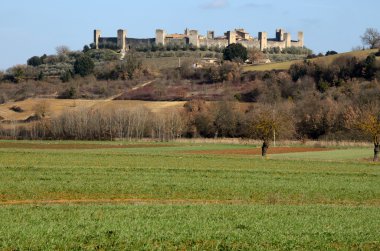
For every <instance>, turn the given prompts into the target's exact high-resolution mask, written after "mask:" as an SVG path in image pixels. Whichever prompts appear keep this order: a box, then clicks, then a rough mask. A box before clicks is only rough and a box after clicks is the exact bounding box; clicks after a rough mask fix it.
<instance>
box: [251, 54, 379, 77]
mask: <svg viewBox="0 0 380 251" xmlns="http://www.w3.org/2000/svg"><path fill="white" fill-rule="evenodd" d="M377 51H378V50H377V49H374V50H364V51H352V52H346V53H340V54H336V55H330V56H325V57H319V58H314V59H311V61H314V62H318V63H322V64H331V63H332V62H333V61H334V60H335V59H337V58H338V57H342V56H351V57H357V58H359V59H363V58H365V57H367V56H368V55H369V54H371V53H375V52H377ZM302 61H303V60H294V61H287V62H280V63H270V64H261V65H253V66H252V65H249V66H245V67H244V71H246V72H247V71H271V70H289V68H290V66H291V65H292V64H295V63H300V62H302Z"/></svg>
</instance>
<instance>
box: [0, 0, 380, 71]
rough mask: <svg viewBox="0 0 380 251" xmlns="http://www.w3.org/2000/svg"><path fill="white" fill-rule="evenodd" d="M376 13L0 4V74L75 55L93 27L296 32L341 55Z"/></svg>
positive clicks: (321, 8)
mask: <svg viewBox="0 0 380 251" xmlns="http://www.w3.org/2000/svg"><path fill="white" fill-rule="evenodd" d="M147 5H149V6H148V7H149V8H147ZM115 6H117V8H116V10H115ZM369 7H370V8H369ZM379 7H380V2H377V1H375V0H363V1H361V4H358V3H357V2H355V1H354V0H348V1H344V0H337V1H334V2H333V3H330V2H329V1H327V0H309V1H304V2H301V1H297V0H289V1H287V2H285V3H284V2H281V1H278V0H268V1H264V0H255V1H254V0H237V1H231V0H230V1H228V0H207V1H201V0H195V1H192V2H185V3H182V2H181V3H178V2H177V1H174V0H166V1H160V2H152V3H144V2H133V3H125V2H122V1H120V0H115V1H112V4H111V3H109V2H107V3H105V2H103V1H100V0H94V1H92V2H91V5H89V4H88V3H86V2H80V3H77V2H75V1H73V0H67V1H62V0H60V1H56V2H54V3H52V2H50V1H48V0H36V1H33V2H29V1H26V0H18V1H12V2H6V3H4V4H3V6H2V9H1V10H0V14H1V15H0V20H1V22H0V32H1V34H3V37H2V46H0V53H1V55H2V57H1V60H0V70H6V69H8V68H9V67H12V66H14V65H17V64H26V60H27V59H28V58H30V57H32V56H41V55H43V54H54V53H55V48H56V47H57V46H61V45H65V46H68V47H69V48H70V49H71V50H82V49H83V46H84V45H86V44H90V43H92V42H93V30H95V29H100V30H101V31H102V36H112V37H113V36H115V35H116V31H117V29H126V30H128V34H127V37H131V38H147V37H155V30H156V29H158V28H162V29H165V30H166V31H167V32H168V33H182V32H183V30H184V29H185V28H190V29H196V30H198V31H199V32H200V34H202V35H205V34H206V31H207V30H214V31H215V34H217V35H221V34H223V33H224V32H225V31H227V30H232V29H235V28H244V29H245V30H247V31H248V32H249V33H250V34H251V35H252V36H254V37H255V38H257V33H258V32H259V31H266V32H268V37H274V36H275V30H276V29H277V28H283V29H285V30H286V31H288V32H290V33H291V35H292V38H293V39H295V38H296V37H297V32H298V31H303V32H304V34H305V46H306V47H308V48H310V49H312V50H313V51H314V53H316V54H317V53H320V52H321V53H325V52H326V51H328V50H335V51H337V52H339V53H342V52H346V51H350V50H351V49H352V48H353V47H357V46H361V45H362V43H361V40H360V36H361V35H362V34H363V33H364V32H365V29H366V28H376V29H378V28H379V27H378V25H379V24H378V21H377V20H376V19H377V13H376V11H377V9H378V8H379ZM184 13H186V15H184ZM268 17H270V18H268ZM376 25H377V26H376ZM26 41H27V42H26Z"/></svg>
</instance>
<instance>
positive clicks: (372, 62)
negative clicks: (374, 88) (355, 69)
mask: <svg viewBox="0 0 380 251" xmlns="http://www.w3.org/2000/svg"><path fill="white" fill-rule="evenodd" d="M375 74H376V56H375V55H374V54H371V55H369V56H368V57H367V58H366V59H365V61H364V77H365V78H366V79H368V80H372V79H373V78H374V77H375Z"/></svg>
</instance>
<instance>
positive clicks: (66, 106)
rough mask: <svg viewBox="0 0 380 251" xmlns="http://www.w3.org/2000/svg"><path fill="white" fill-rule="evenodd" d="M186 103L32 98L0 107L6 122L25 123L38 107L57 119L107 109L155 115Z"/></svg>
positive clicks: (0, 112)
mask: <svg viewBox="0 0 380 251" xmlns="http://www.w3.org/2000/svg"><path fill="white" fill-rule="evenodd" d="M184 103H185V102H149V101H136V100H111V99H106V100H83V99H75V100H69V99H40V98H31V99H26V100H23V101H19V102H8V103H5V104H2V105H0V117H2V118H3V119H4V120H5V121H20V122H21V121H25V120H27V119H28V118H29V117H31V116H33V115H34V114H35V112H36V109H37V106H38V105H43V106H44V107H45V109H46V115H47V116H48V117H57V116H59V115H60V114H61V113H62V112H63V111H69V110H71V111H79V110H81V109H88V108H93V109H97V108H106V109H107V110H117V109H121V108H128V109H129V108H139V107H144V108H147V109H148V110H150V111H151V112H153V113H164V112H166V111H168V110H171V109H178V108H181V107H183V105H184ZM12 107H19V108H21V110H22V112H15V111H13V110H11V108H12Z"/></svg>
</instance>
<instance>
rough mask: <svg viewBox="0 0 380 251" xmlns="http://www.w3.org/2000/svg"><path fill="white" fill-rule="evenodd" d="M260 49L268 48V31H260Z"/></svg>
mask: <svg viewBox="0 0 380 251" xmlns="http://www.w3.org/2000/svg"><path fill="white" fill-rule="evenodd" d="M259 41H260V50H261V51H263V50H265V49H266V48H268V33H266V32H259Z"/></svg>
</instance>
